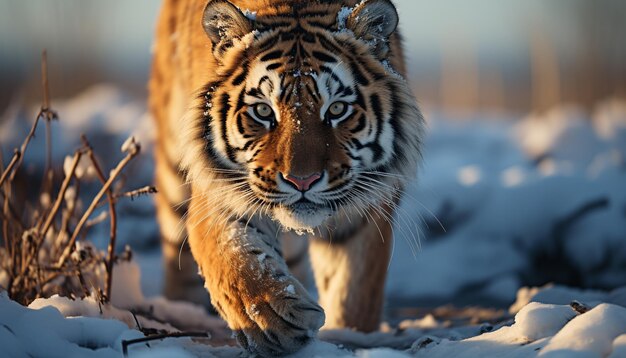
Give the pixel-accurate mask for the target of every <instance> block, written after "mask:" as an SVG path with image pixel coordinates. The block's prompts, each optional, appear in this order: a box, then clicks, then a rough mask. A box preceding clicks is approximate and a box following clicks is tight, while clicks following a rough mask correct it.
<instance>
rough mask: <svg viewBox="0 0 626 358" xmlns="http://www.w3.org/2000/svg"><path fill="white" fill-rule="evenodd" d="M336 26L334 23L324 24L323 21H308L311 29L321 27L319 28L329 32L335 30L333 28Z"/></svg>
mask: <svg viewBox="0 0 626 358" xmlns="http://www.w3.org/2000/svg"><path fill="white" fill-rule="evenodd" d="M334 24H335V22H334V21H331V22H327V23H324V22H321V21H308V22H307V25H309V26H311V27H319V28H322V29H324V30H329V29H330V30H334V28H333V27H334V26H333V25H334Z"/></svg>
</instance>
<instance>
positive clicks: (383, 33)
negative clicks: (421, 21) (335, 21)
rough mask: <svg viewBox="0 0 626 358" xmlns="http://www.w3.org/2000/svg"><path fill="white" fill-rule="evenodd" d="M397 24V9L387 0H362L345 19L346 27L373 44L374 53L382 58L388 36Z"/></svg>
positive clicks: (386, 49)
mask: <svg viewBox="0 0 626 358" xmlns="http://www.w3.org/2000/svg"><path fill="white" fill-rule="evenodd" d="M397 26H398V11H396V7H395V6H393V4H392V3H391V1H389V0H364V1H362V2H360V3H359V4H358V5H357V6H356V7H355V8H354V9H353V10H352V13H351V14H350V16H348V18H347V19H346V27H347V28H348V29H350V30H352V32H353V33H354V34H355V35H356V37H358V38H360V39H363V40H365V41H367V42H369V43H371V44H372V45H373V46H374V52H375V54H376V55H377V56H378V57H380V58H384V57H386V55H387V52H388V51H389V46H388V44H387V43H388V39H389V36H391V34H392V33H393V32H394V31H395V30H396V27H397Z"/></svg>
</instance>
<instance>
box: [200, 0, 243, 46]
mask: <svg viewBox="0 0 626 358" xmlns="http://www.w3.org/2000/svg"><path fill="white" fill-rule="evenodd" d="M202 26H203V27H204V32H206V34H207V35H208V36H209V38H210V39H211V42H213V54H214V55H215V57H218V58H219V57H221V55H222V54H223V53H224V52H225V51H226V50H227V49H228V48H229V47H231V46H232V45H233V40H234V39H237V38H241V37H243V36H244V35H245V34H247V33H249V32H251V31H252V29H253V24H252V21H251V20H250V19H248V18H247V17H246V15H244V14H243V13H242V12H241V11H240V10H239V9H238V8H237V7H236V6H235V5H233V4H231V3H230V2H229V1H227V0H212V1H209V3H208V4H207V6H206V7H205V8H204V14H203V16H202Z"/></svg>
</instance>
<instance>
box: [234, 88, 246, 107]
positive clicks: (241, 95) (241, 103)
mask: <svg viewBox="0 0 626 358" xmlns="http://www.w3.org/2000/svg"><path fill="white" fill-rule="evenodd" d="M245 95H246V93H245V92H244V91H243V90H242V91H241V92H239V97H238V98H237V106H235V112H239V111H240V110H241V109H242V108H243V107H244V106H245V105H246V102H245V101H244V100H243V99H244V98H245Z"/></svg>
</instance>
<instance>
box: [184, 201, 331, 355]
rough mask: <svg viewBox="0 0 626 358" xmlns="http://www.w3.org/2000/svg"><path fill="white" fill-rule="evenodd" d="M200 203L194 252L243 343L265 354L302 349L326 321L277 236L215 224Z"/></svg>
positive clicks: (195, 208)
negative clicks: (289, 265)
mask: <svg viewBox="0 0 626 358" xmlns="http://www.w3.org/2000/svg"><path fill="white" fill-rule="evenodd" d="M197 201H199V200H192V206H191V207H190V214H191V215H192V217H191V218H190V219H189V220H188V230H189V243H190V245H191V250H192V252H193V255H194V257H195V258H196V260H197V261H198V264H199V265H200V270H201V273H202V275H203V276H204V278H205V280H206V281H205V286H206V288H207V289H208V290H209V291H210V293H211V302H212V303H213V305H214V306H215V308H216V309H217V311H218V312H219V313H220V315H221V316H222V317H223V318H224V319H225V320H226V322H227V323H228V325H229V327H230V328H231V329H232V330H233V331H234V332H235V335H236V338H237V340H238V342H239V343H240V344H241V345H242V346H243V347H244V348H246V349H248V350H249V351H251V352H252V353H258V354H261V355H263V356H275V355H278V354H286V353H291V352H294V351H296V350H298V349H300V348H301V347H302V346H303V345H305V344H306V343H307V342H308V341H309V340H310V339H311V338H312V337H313V336H314V335H315V332H317V330H318V329H319V328H320V327H321V326H322V325H323V324H324V312H323V311H322V309H321V307H320V306H319V305H318V304H317V303H316V302H315V300H313V299H312V298H311V296H310V295H309V294H308V293H307V291H306V289H305V288H304V287H303V286H302V285H301V284H300V282H298V281H297V280H296V279H295V278H294V277H293V276H291V275H290V274H289V270H288V269H287V265H286V264H285V261H284V259H283V257H282V255H281V252H280V248H279V243H278V239H277V238H276V237H275V236H274V235H266V234H264V233H263V232H262V231H260V230H261V228H262V226H261V224H260V223H254V222H251V223H249V224H248V223H246V222H242V223H240V222H237V221H235V222H228V223H219V224H215V223H214V222H213V221H212V220H211V219H205V217H206V216H207V215H206V210H204V211H203V210H202V204H197V203H196V202H197ZM197 220H201V221H197ZM254 226H256V227H259V228H260V229H257V228H255V227H254ZM264 231H266V232H270V231H268V230H264ZM273 232H275V231H273Z"/></svg>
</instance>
